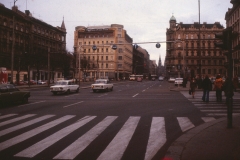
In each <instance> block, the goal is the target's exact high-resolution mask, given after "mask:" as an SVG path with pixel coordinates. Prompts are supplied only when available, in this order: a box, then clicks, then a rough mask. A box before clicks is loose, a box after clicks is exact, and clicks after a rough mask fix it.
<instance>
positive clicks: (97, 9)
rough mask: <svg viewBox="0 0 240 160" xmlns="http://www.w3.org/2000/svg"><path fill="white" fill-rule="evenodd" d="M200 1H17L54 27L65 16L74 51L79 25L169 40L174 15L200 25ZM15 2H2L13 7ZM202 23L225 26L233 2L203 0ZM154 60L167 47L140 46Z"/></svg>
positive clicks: (139, 39)
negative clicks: (119, 28)
mask: <svg viewBox="0 0 240 160" xmlns="http://www.w3.org/2000/svg"><path fill="white" fill-rule="evenodd" d="M198 1H199V0H17V2H16V5H17V6H18V9H19V10H21V11H23V12H24V11H25V10H26V9H27V10H30V12H31V13H32V15H33V17H35V18H38V19H41V20H43V21H44V22H46V23H48V24H50V25H52V26H55V27H56V26H61V23H62V20H63V17H64V22H65V26H66V29H67V39H66V41H67V50H69V51H71V52H72V51H73V44H74V42H73V41H74V30H75V27H76V26H86V27H87V26H98V25H111V24H121V25H123V26H124V29H125V30H126V31H127V34H128V35H129V36H130V37H131V38H132V39H133V42H161V41H166V28H169V19H170V18H171V16H172V15H174V17H175V18H176V20H177V22H183V23H185V24H190V23H194V22H198V21H199V19H198V14H199V11H198ZM13 2H14V0H1V2H0V3H2V4H4V5H5V7H7V8H11V6H13ZM200 8H201V9H200V12H201V14H200V23H203V22H207V23H208V24H211V23H214V22H220V23H221V24H222V25H223V26H224V27H226V22H225V20H224V19H225V13H226V11H227V10H228V8H232V4H231V3H230V0H200ZM140 46H141V47H142V48H144V49H146V50H147V51H148V53H149V54H150V59H151V60H156V61H157V62H158V59H159V56H161V59H162V62H163V60H164V59H165V55H166V44H164V43H162V44H161V48H160V49H157V48H156V47H155V44H144V45H142V44H141V45H140Z"/></svg>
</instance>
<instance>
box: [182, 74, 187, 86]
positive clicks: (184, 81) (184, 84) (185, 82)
mask: <svg viewBox="0 0 240 160" xmlns="http://www.w3.org/2000/svg"><path fill="white" fill-rule="evenodd" d="M187 81H188V79H187V77H186V76H185V77H184V78H183V88H186V85H187Z"/></svg>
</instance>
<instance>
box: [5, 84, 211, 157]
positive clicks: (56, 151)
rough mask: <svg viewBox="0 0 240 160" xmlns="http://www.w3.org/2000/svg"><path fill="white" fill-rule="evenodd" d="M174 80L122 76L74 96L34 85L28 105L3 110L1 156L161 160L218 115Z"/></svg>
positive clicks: (73, 94) (82, 90) (83, 90)
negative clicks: (107, 87)
mask: <svg viewBox="0 0 240 160" xmlns="http://www.w3.org/2000/svg"><path fill="white" fill-rule="evenodd" d="M170 85H171V86H172V85H173V84H169V83H168V82H166V81H143V82H132V81H122V82H118V83H116V84H114V89H113V91H112V92H111V91H110V92H97V93H93V92H92V90H91V89H90V88H88V89H81V90H80V92H79V93H72V94H69V95H65V94H63V95H53V94H52V93H51V92H50V91H49V88H47V87H42V88H38V89H31V97H30V98H29V103H28V104H24V105H13V106H9V107H5V108H1V109H0V114H1V115H0V157H4V159H29V158H30V159H84V160H85V159H86V160H91V159H104V160H106V159H110V160H113V159H114V160H116V159H124V160H133V159H136V160H140V159H156V160H159V159H161V158H162V157H163V156H164V155H165V154H166V151H167V148H168V147H169V146H170V145H171V143H172V142H173V141H174V140H175V139H177V138H178V137H179V136H181V135H182V134H183V133H184V132H186V131H187V130H189V129H191V128H193V127H196V126H198V125H200V124H202V123H205V122H206V121H208V120H209V119H211V118H213V117H207V118H206V114H205V113H203V112H201V111H200V110H199V109H198V108H197V107H196V106H194V104H193V103H192V102H191V101H189V99H188V98H187V97H186V96H184V94H183V93H181V92H174V91H170V90H169V86H170ZM203 117H204V118H203Z"/></svg>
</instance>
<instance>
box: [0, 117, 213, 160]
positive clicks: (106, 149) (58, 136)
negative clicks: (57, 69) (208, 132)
mask: <svg viewBox="0 0 240 160" xmlns="http://www.w3.org/2000/svg"><path fill="white" fill-rule="evenodd" d="M74 118H75V119H76V120H75V119H74ZM119 118H121V117H118V116H106V117H103V118H102V119H100V120H98V121H97V123H96V124H95V125H92V127H91V128H90V129H89V130H88V131H86V132H85V133H83V134H82V135H81V134H79V137H74V141H73V142H72V143H69V144H66V146H64V149H63V150H61V151H60V152H59V153H57V154H56V155H54V156H53V157H51V159H79V157H78V158H76V157H77V156H78V155H79V154H80V153H82V152H83V151H84V150H85V149H87V147H88V146H89V145H91V144H92V143H93V142H94V140H96V139H97V138H98V136H100V135H101V134H103V133H104V131H106V130H108V128H109V126H110V125H111V124H112V123H113V122H115V121H118V120H119ZM72 119H74V120H75V121H73V123H72V121H71V123H70V124H68V125H64V126H63V127H60V128H61V129H59V130H54V133H52V132H48V130H50V129H52V128H54V127H56V126H61V125H62V123H65V122H68V121H69V120H72ZM96 119H97V116H91V115H88V116H84V117H78V116H77V115H64V116H60V117H59V116H57V115H37V114H27V115H19V114H6V115H1V114H0V120H1V121H0V156H1V155H2V154H3V153H4V152H5V151H6V150H7V149H11V147H16V146H17V147H18V150H16V151H15V152H16V153H14V154H13V155H8V156H10V157H11V158H10V159H13V158H29V159H36V156H38V155H39V154H41V153H42V152H44V151H48V152H50V153H51V146H54V145H56V144H57V143H58V142H59V141H61V140H63V139H66V138H69V137H70V136H71V134H72V133H74V132H78V131H79V129H81V127H83V126H85V125H87V124H89V123H90V122H92V121H93V120H96ZM140 120H141V117H140V116H130V117H128V118H127V120H126V121H124V122H123V124H122V125H121V127H120V128H119V130H118V131H117V134H116V135H114V136H113V137H114V138H112V139H110V140H109V142H108V145H107V146H102V147H103V151H102V152H101V154H99V155H98V158H97V159H98V160H107V159H109V160H112V159H114V160H115V159H116V160H117V159H121V158H122V157H123V155H124V153H125V152H126V150H127V147H128V145H129V143H130V142H131V139H132V137H133V136H134V133H135V132H136V128H137V126H138V125H140ZM165 120H166V119H165V117H151V124H149V125H150V128H149V131H148V132H149V137H147V138H146V139H147V144H146V146H145V148H146V152H145V157H143V158H142V159H145V160H149V159H152V158H153V157H154V155H155V154H156V153H157V152H158V151H159V150H160V149H161V148H162V146H163V145H164V144H165V143H166V142H167V135H166V133H167V132H166V127H165V126H166V125H167V122H166V121H165ZM176 120H177V123H178V125H179V128H180V129H181V132H185V131H187V130H189V129H191V128H194V127H195V125H194V123H193V122H191V120H190V119H189V118H188V117H176ZM201 120H202V123H204V122H210V121H213V120H215V118H214V117H201ZM40 122H41V123H40ZM39 123H40V124H39ZM26 129H27V130H26ZM13 133H14V134H13ZM41 133H44V135H45V137H43V138H41V140H39V139H38V140H36V141H34V140H32V139H33V137H34V136H37V135H39V134H41ZM71 138H72V137H71ZM29 139H31V142H28V143H31V144H26V145H25V144H24V143H25V141H27V140H29ZM139 141H141V139H139ZM21 146H25V148H22V147H21ZM55 147H58V146H55ZM45 153H46V152H45ZM80 159H82V158H80Z"/></svg>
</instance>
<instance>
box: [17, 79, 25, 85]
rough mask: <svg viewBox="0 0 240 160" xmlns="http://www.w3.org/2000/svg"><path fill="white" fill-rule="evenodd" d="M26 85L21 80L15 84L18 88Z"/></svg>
mask: <svg viewBox="0 0 240 160" xmlns="http://www.w3.org/2000/svg"><path fill="white" fill-rule="evenodd" d="M25 84H26V83H25V82H24V81H22V80H19V81H18V82H17V81H16V82H15V85H17V86H22V85H25Z"/></svg>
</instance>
